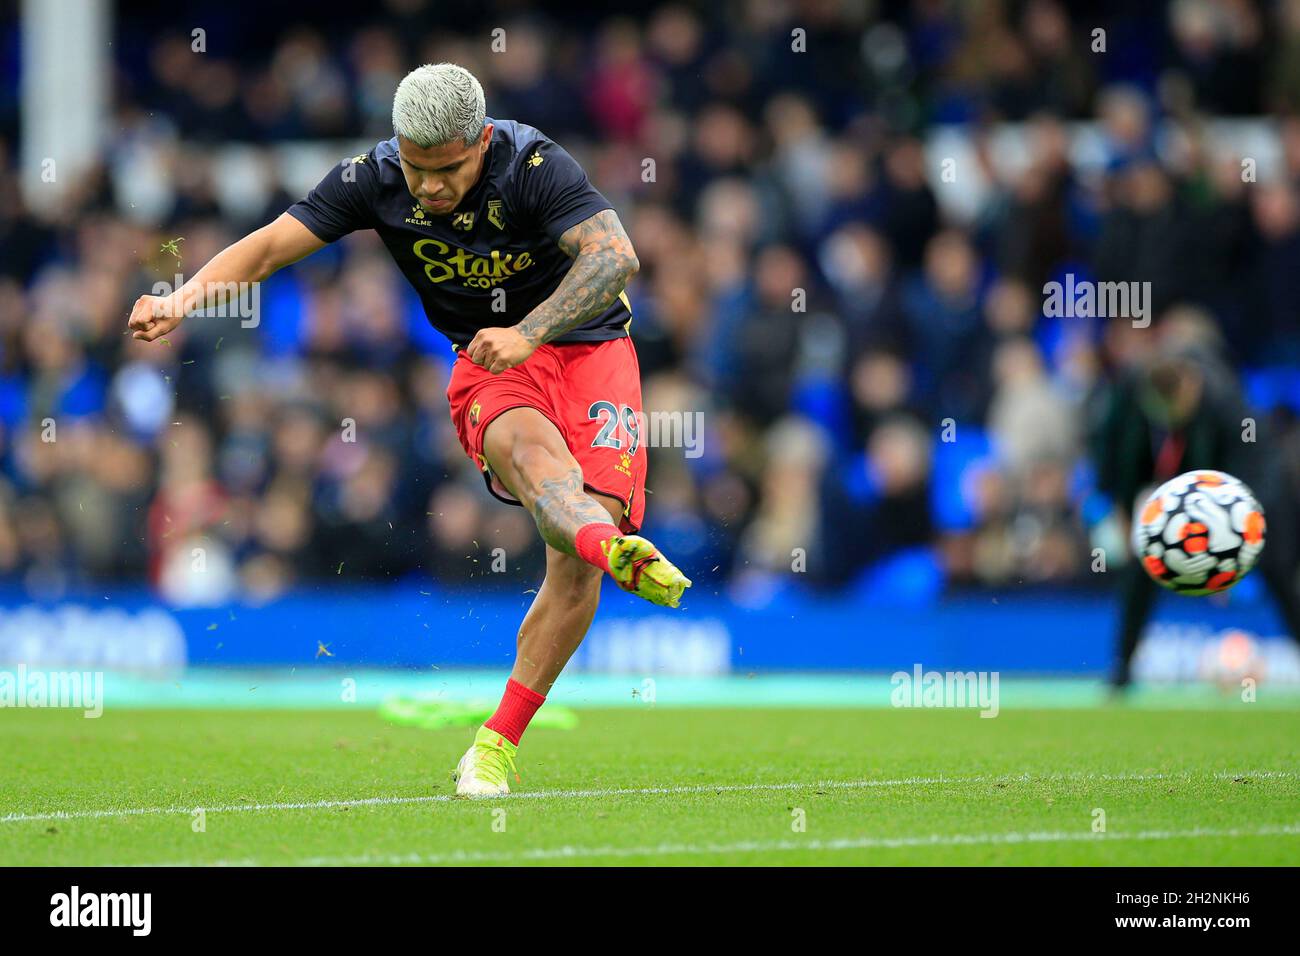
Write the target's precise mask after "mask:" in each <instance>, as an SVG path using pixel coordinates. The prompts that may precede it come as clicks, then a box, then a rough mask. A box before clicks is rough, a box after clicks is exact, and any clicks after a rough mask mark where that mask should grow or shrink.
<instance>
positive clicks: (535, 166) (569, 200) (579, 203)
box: [514, 140, 613, 242]
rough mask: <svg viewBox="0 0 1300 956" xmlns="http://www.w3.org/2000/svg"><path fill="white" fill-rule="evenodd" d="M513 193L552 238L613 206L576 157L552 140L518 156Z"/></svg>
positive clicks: (519, 205)
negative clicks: (592, 182) (594, 184)
mask: <svg viewBox="0 0 1300 956" xmlns="http://www.w3.org/2000/svg"><path fill="white" fill-rule="evenodd" d="M514 193H515V208H516V209H518V210H519V212H520V213H522V215H523V216H524V218H525V219H526V220H528V221H530V222H532V223H533V224H534V225H536V226H537V228H538V229H540V230H541V231H542V232H544V233H545V234H546V235H547V236H549V237H550V239H551V240H552V241H553V242H558V241H559V239H560V236H562V235H563V234H564V233H565V231H566V230H568V229H570V228H572V227H573V226H576V225H577V224H578V223H580V222H582V221H583V220H584V219H590V218H591V217H592V216H594V215H595V214H596V213H598V212H601V211H603V210H605V209H612V208H613V203H611V202H610V201H609V200H608V199H606V198H605V197H604V196H603V195H601V193H600V191H599V190H597V189H596V187H595V186H593V185H592V184H591V181H590V180H589V179H587V174H586V173H585V172H583V170H582V167H581V166H579V165H578V163H577V161H576V160H574V158H573V157H572V156H570V155H569V154H568V153H567V152H566V151H565V150H564V149H563V147H561V146H559V145H557V144H556V143H553V142H551V141H550V140H545V141H543V142H542V143H541V144H540V145H539V146H537V148H536V149H533V150H529V151H528V152H526V153H525V154H524V155H522V156H520V157H519V160H518V166H517V167H516V170H515V174H514Z"/></svg>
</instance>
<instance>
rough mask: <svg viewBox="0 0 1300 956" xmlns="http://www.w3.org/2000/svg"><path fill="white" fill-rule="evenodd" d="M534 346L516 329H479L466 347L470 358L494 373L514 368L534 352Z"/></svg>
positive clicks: (498, 373) (497, 373)
mask: <svg viewBox="0 0 1300 956" xmlns="http://www.w3.org/2000/svg"><path fill="white" fill-rule="evenodd" d="M533 348H534V346H533V345H532V344H531V343H530V342H529V341H528V340H527V339H526V338H524V337H523V336H522V335H520V334H519V333H518V332H516V331H515V330H514V329H479V330H478V332H477V333H476V334H475V335H474V338H473V340H472V341H471V342H470V343H469V346H468V347H467V348H466V349H465V351H466V352H468V353H469V359H470V361H471V362H473V363H474V364H476V365H481V366H483V367H484V368H485V369H487V370H488V371H489V372H491V373H492V374H493V375H500V374H501V373H502V372H504V371H505V370H506V369H508V368H514V367H515V366H516V365H518V364H520V363H521V362H523V360H524V359H526V358H528V356H530V355H532V354H533Z"/></svg>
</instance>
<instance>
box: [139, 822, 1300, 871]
mask: <svg viewBox="0 0 1300 956" xmlns="http://www.w3.org/2000/svg"><path fill="white" fill-rule="evenodd" d="M1269 836H1300V823H1288V824H1281V825H1269V826H1262V827H1254V828H1251V829H1242V828H1239V827H1233V828H1229V829H1213V828H1208V827H1197V828H1195V829H1191V830H1139V831H1137V832H1134V833H1092V832H1091V831H1083V832H1079V831H1068V832H1066V831H1055V832H1053V831H1045V832H1029V833H931V834H928V835H926V836H905V837H848V838H842V839H837V840H773V841H769V842H759V841H752V840H751V841H744V842H739V843H659V844H655V845H653V846H639V847H619V846H558V847H539V848H536V849H532V850H521V851H519V852H517V853H483V852H478V851H472V850H471V851H464V850H461V851H456V852H454V853H391V854H364V855H360V856H313V857H305V858H303V859H299V860H290V861H288V862H287V863H286V862H283V861H279V860H276V861H267V863H263V862H262V861H259V860H252V859H245V860H215V861H213V862H210V863H193V862H188V863H143V864H137V865H139V866H163V867H167V866H223V867H224V866H264V865H273V866H412V865H414V866H438V865H445V864H463V863H526V862H545V861H549V860H582V859H590V858H593V857H619V858H625V857H643V856H701V855H709V854H711V855H721V856H730V855H735V854H742V853H774V852H789V851H798V850H804V851H811V852H831V851H837V850H872V849H891V850H892V849H903V848H909V847H927V846H990V845H992V846H998V845H1018V844H1025V843H1114V842H1123V841H1128V840H1202V839H1211V838H1215V837H1223V838H1237V837H1269Z"/></svg>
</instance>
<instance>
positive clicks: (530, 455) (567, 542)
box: [483, 408, 623, 556]
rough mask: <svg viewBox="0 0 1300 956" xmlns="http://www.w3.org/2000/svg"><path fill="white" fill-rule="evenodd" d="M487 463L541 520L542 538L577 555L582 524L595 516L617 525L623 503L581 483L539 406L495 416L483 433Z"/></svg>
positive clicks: (595, 519) (572, 460) (571, 459)
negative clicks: (598, 494) (575, 542)
mask: <svg viewBox="0 0 1300 956" xmlns="http://www.w3.org/2000/svg"><path fill="white" fill-rule="evenodd" d="M483 453H484V455H486V456H487V460H488V465H490V466H491V468H492V471H493V473H494V474H495V475H496V476H497V477H498V478H499V479H500V480H501V483H502V484H504V485H505V486H506V487H507V488H508V489H509V490H510V493H511V494H513V495H514V496H515V497H516V498H518V499H519V500H520V502H522V503H523V506H524V507H525V508H527V509H528V512H529V513H530V514H531V515H532V516H533V520H534V521H535V522H537V530H538V532H539V533H540V534H541V536H542V540H543V541H545V542H546V543H547V544H548V545H550V546H551V547H552V548H554V549H555V550H556V551H560V552H562V553H563V554H567V555H575V556H576V555H577V549H576V548H575V547H574V538H575V537H576V536H577V534H578V529H580V528H581V527H583V526H584V525H588V524H591V523H592V522H609V523H612V524H615V525H617V524H618V522H619V520H620V518H621V517H622V514H623V506H622V503H621V502H619V501H617V500H616V499H614V498H610V497H607V496H605V495H600V496H596V495H592V494H591V493H590V492H588V491H586V490H585V489H584V488H583V486H582V468H581V467H579V465H578V462H577V459H575V458H574V457H573V455H572V454H571V453H570V452H569V449H568V446H566V445H565V444H564V438H563V437H562V436H561V435H560V433H559V431H558V430H557V429H556V427H555V426H554V425H552V424H551V423H550V422H549V421H547V419H546V417H545V416H544V415H542V413H541V412H539V411H537V410H536V409H534V408H512V409H510V410H509V411H507V412H503V413H502V414H500V415H498V416H497V417H496V418H495V419H493V420H492V422H491V424H489V425H488V427H487V432H486V434H485V435H484V437H483Z"/></svg>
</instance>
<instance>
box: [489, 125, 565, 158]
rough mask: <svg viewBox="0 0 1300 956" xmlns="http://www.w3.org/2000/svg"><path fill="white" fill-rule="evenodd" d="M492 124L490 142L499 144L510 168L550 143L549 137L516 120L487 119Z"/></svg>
mask: <svg viewBox="0 0 1300 956" xmlns="http://www.w3.org/2000/svg"><path fill="white" fill-rule="evenodd" d="M488 122H489V123H491V124H492V142H493V144H494V145H497V144H499V145H500V146H501V148H502V149H503V150H504V152H505V154H506V159H507V161H508V165H509V166H510V167H511V168H514V167H516V166H517V165H518V164H519V163H521V162H523V161H525V160H527V159H528V157H530V156H531V155H532V154H533V153H535V152H536V151H537V150H538V148H540V147H541V146H543V145H545V144H547V143H550V142H552V140H551V139H550V137H548V136H547V135H546V134H545V133H543V132H542V131H541V130H539V129H538V128H537V127H536V126H529V125H528V124H527V123H520V122H519V121H518V120H509V119H495V118H492V117H489V118H488Z"/></svg>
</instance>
